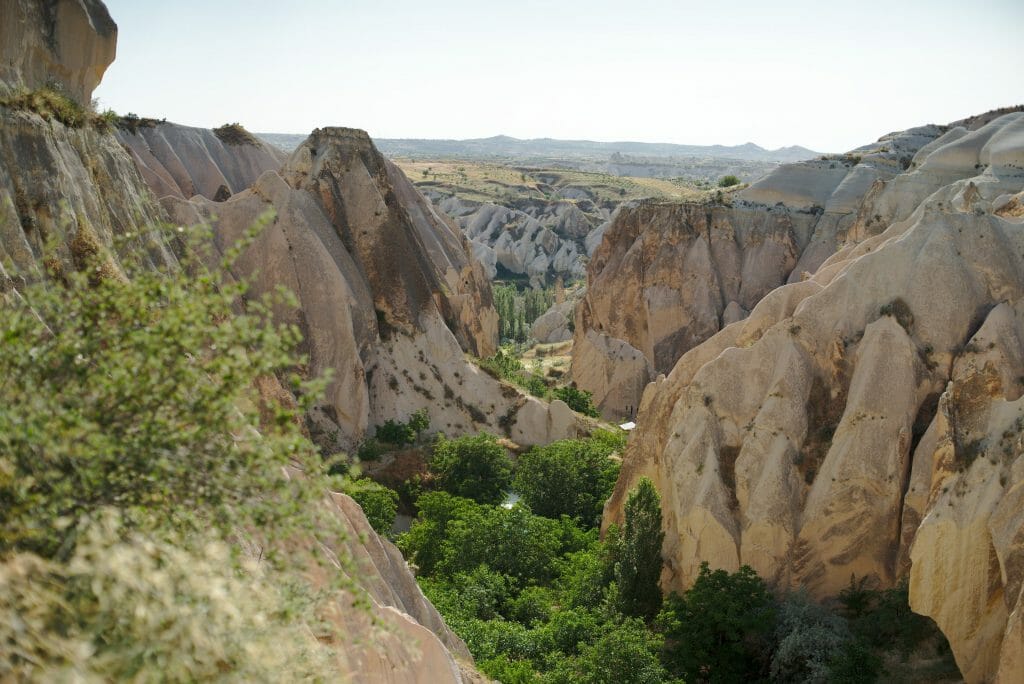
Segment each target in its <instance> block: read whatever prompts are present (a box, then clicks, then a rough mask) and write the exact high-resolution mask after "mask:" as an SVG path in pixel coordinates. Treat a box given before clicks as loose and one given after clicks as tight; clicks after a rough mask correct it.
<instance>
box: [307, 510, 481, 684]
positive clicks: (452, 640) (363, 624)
mask: <svg viewBox="0 0 1024 684" xmlns="http://www.w3.org/2000/svg"><path fill="white" fill-rule="evenodd" d="M326 503H327V505H328V506H329V507H330V510H331V512H332V513H333V515H334V516H335V517H336V518H337V519H338V520H339V521H340V522H341V524H342V528H343V529H344V530H345V531H346V534H347V536H346V537H345V538H343V539H336V540H331V541H329V542H328V543H327V544H326V545H325V549H326V550H328V551H329V552H330V553H331V554H332V557H333V558H335V559H336V558H345V559H348V560H347V561H346V563H347V564H340V563H339V564H335V568H334V569H335V570H336V571H340V572H344V573H346V574H347V575H349V577H350V578H351V579H352V580H353V581H354V582H355V585H356V586H357V587H358V589H359V590H361V591H362V592H365V595H364V597H363V598H364V599H365V600H366V601H367V603H368V604H369V605H368V607H367V608H366V609H363V608H361V607H359V606H355V605H353V606H339V607H338V610H337V611H334V612H333V613H332V614H331V615H330V617H331V618H333V619H334V620H336V621H337V623H338V624H340V625H341V626H342V627H343V629H344V633H346V634H351V635H353V636H355V637H357V638H352V639H346V640H345V641H344V642H343V643H340V644H338V646H339V648H338V651H339V656H340V657H339V660H340V661H341V663H342V664H343V666H344V667H345V669H344V671H343V672H339V673H338V674H339V675H340V676H342V677H348V678H350V679H351V681H354V682H366V683H367V684H376V683H377V682H394V684H403V683H404V682H417V683H422V684H432V683H433V682H454V683H459V684H462V683H468V682H483V681H486V679H485V678H484V677H482V676H480V674H479V673H478V672H477V671H476V670H475V668H474V667H473V658H472V656H471V655H470V653H469V649H467V648H466V644H465V643H464V642H463V641H462V639H460V638H459V637H458V636H456V635H455V633H453V632H452V631H451V630H449V629H448V626H447V625H445V623H444V619H443V618H442V617H441V615H440V613H438V612H437V609H436V608H434V606H433V604H431V603H430V601H428V600H427V597H426V596H424V595H423V592H422V591H421V590H420V587H419V585H418V584H417V583H416V579H415V577H413V575H412V573H411V572H410V571H409V566H408V565H407V564H406V562H405V559H404V558H403V557H402V554H401V552H400V551H399V550H398V548H397V547H395V545H394V544H392V543H391V542H390V541H388V540H387V539H384V538H382V537H381V536H379V535H378V534H377V533H376V532H375V531H374V530H373V528H372V527H370V524H369V523H368V522H367V520H366V516H365V515H364V514H363V511H362V509H360V508H359V505H358V504H357V503H356V502H355V501H353V500H352V499H351V498H350V497H348V496H346V495H344V494H339V493H333V494H331V496H330V498H329V500H328V501H327V502H326ZM320 571H321V572H322V571H323V569H321V570H320ZM375 623H376V624H375Z"/></svg>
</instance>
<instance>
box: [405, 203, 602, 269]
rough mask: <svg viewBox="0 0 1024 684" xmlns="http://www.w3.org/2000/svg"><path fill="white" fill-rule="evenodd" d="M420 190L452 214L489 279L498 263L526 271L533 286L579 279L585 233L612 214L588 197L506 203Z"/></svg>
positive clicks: (582, 265)
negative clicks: (503, 204) (559, 280)
mask: <svg viewBox="0 0 1024 684" xmlns="http://www.w3.org/2000/svg"><path fill="white" fill-rule="evenodd" d="M573 189H574V190H576V191H577V192H579V193H582V192H584V191H583V190H582V189H580V188H573ZM424 193H425V194H426V195H427V197H429V198H430V199H431V201H433V202H434V203H435V204H436V205H437V207H438V208H439V209H440V210H441V211H443V212H445V213H446V214H448V215H449V216H451V217H453V218H454V219H455V221H456V222H457V223H458V225H459V227H460V228H461V229H462V232H463V233H464V234H465V235H466V237H468V238H469V240H470V242H471V243H472V244H473V252H474V254H475V255H476V256H477V258H478V259H479V260H480V262H481V263H482V264H483V265H484V269H485V271H486V273H487V277H488V278H490V279H494V278H495V277H496V276H497V275H498V272H499V268H500V269H502V270H503V271H504V272H506V273H510V274H518V275H525V276H526V277H528V278H529V280H530V282H531V284H533V285H534V286H537V287H539V286H542V285H544V284H545V283H551V282H554V281H555V279H556V278H559V277H561V278H563V279H564V280H566V281H570V280H579V279H581V278H583V277H584V276H585V274H586V256H587V246H586V242H585V241H586V237H587V235H589V234H590V233H591V232H592V231H594V230H596V229H597V228H599V227H600V226H601V225H603V224H604V223H606V222H607V221H608V219H609V217H610V216H611V208H610V207H606V206H602V205H600V204H598V203H596V202H594V201H593V199H592V198H590V197H588V196H572V197H563V198H559V199H557V200H552V201H541V200H533V199H524V200H520V201H517V202H515V203H514V206H510V207H506V206H500V205H497V204H489V203H481V202H473V201H470V200H465V199H461V198H459V197H456V196H454V195H441V194H439V193H437V192H436V191H431V190H424Z"/></svg>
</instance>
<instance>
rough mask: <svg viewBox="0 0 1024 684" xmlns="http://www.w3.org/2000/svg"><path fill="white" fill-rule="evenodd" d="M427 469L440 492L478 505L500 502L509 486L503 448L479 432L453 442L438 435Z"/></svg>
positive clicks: (509, 469) (509, 474)
mask: <svg viewBox="0 0 1024 684" xmlns="http://www.w3.org/2000/svg"><path fill="white" fill-rule="evenodd" d="M429 466H430V470H431V472H432V473H434V475H436V477H437V482H438V485H439V486H440V487H441V489H443V490H445V491H446V492H450V493H452V494H454V495H455V496H462V497H465V498H468V499H473V500H474V501H478V502H480V503H500V502H501V501H503V500H504V499H505V496H506V492H507V491H508V488H509V485H510V484H511V483H512V462H511V461H510V460H509V457H508V453H507V452H506V451H505V447H503V446H501V445H500V444H498V438H497V437H495V436H494V435H489V434H487V433H483V432H481V433H480V434H478V435H472V436H465V437H457V438H455V439H445V437H444V436H443V435H439V436H438V440H437V442H436V444H435V445H434V453H433V455H432V456H431V458H430V463H429Z"/></svg>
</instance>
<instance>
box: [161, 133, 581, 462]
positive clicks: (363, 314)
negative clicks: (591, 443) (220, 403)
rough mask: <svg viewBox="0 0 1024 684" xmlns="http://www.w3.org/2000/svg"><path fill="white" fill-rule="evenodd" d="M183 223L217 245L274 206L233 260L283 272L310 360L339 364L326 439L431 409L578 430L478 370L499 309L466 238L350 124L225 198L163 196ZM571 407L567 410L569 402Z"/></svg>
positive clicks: (524, 431) (343, 439)
mask: <svg viewBox="0 0 1024 684" xmlns="http://www.w3.org/2000/svg"><path fill="white" fill-rule="evenodd" d="M163 202H164V205H165V207H166V208H167V210H168V212H169V213H170V215H171V216H172V217H173V218H174V220H175V221H176V222H178V223H181V224H192V223H196V222H199V221H213V222H214V226H215V239H216V243H217V247H218V248H220V249H225V248H227V247H228V246H230V245H232V244H233V243H234V242H235V241H237V239H238V238H239V237H241V236H242V234H243V233H244V232H245V230H246V229H247V228H248V227H249V226H250V225H252V224H253V223H254V222H255V221H256V220H257V219H258V217H260V216H261V215H264V214H266V213H267V212H268V211H273V212H274V213H275V214H276V218H275V219H274V220H273V222H272V223H271V225H269V226H268V227H267V229H266V230H265V231H264V232H263V233H262V234H261V235H260V237H259V238H258V240H257V242H256V243H255V244H254V245H252V246H251V247H250V248H249V249H248V250H247V251H246V252H245V253H244V254H243V255H242V257H241V259H240V260H239V262H238V270H239V272H240V273H243V274H252V273H256V274H257V275H256V278H255V280H254V282H253V295H254V296H258V295H260V294H261V293H263V292H266V291H268V290H270V289H272V288H274V287H276V286H277V285H284V286H286V287H288V288H289V289H290V290H292V291H293V292H294V293H296V295H297V296H298V298H299V302H300V306H299V309H298V310H295V311H291V312H287V311H281V312H280V315H281V316H282V317H290V320H291V322H293V323H295V324H296V325H298V326H299V327H300V329H301V330H302V331H303V335H304V337H305V339H306V344H307V346H308V349H307V350H306V351H308V353H309V356H310V371H311V372H312V373H314V374H321V373H323V372H326V371H331V372H332V373H333V380H332V382H331V384H330V386H329V387H328V390H327V401H326V402H325V403H324V404H323V405H322V406H321V407H320V408H319V409H318V410H316V411H314V414H313V416H312V419H313V422H314V424H316V425H317V430H316V432H317V435H318V439H319V440H320V441H321V442H322V443H325V444H326V445H329V446H331V448H335V449H337V448H343V449H350V448H352V447H353V446H354V444H355V443H357V442H358V441H359V440H360V439H362V438H363V437H364V436H366V435H368V434H372V430H371V428H372V426H373V425H376V424H379V423H380V422H383V421H385V420H389V419H397V420H407V419H408V418H409V416H410V415H411V414H412V413H413V412H414V411H417V410H419V409H426V410H427V411H428V413H429V415H430V421H431V426H432V428H433V429H435V430H441V431H444V432H446V433H448V434H452V433H455V434H459V433H463V432H475V431H478V430H481V429H486V430H489V431H492V432H497V433H503V434H506V435H508V436H509V437H511V438H512V439H514V440H515V441H517V442H519V443H522V444H539V443H546V442H548V441H551V440H554V439H562V438H565V437H570V436H575V435H576V434H577V432H578V430H580V429H581V428H582V425H581V423H579V419H578V418H577V417H575V415H574V414H572V412H571V411H568V409H567V408H566V407H564V405H560V404H561V402H553V403H552V404H550V405H549V404H546V403H544V402H541V401H538V400H536V399H533V398H528V397H525V396H523V395H522V394H521V393H520V392H519V391H517V390H515V389H514V388H512V387H511V386H508V385H504V384H502V383H500V382H498V381H496V380H495V379H494V378H492V377H491V376H489V375H487V374H485V373H482V372H481V371H480V370H479V369H478V368H477V367H476V366H475V365H474V364H472V363H471V362H469V361H468V360H467V358H466V355H465V352H466V351H468V352H470V353H472V354H475V355H479V356H487V355H490V354H493V352H494V349H495V344H496V341H497V340H496V338H497V314H496V312H495V310H494V308H493V305H492V303H491V296H490V286H489V283H488V282H487V280H486V277H485V275H484V273H483V270H482V269H481V268H480V265H479V264H478V263H477V262H476V261H475V260H474V259H473V258H472V256H471V254H470V251H469V246H468V243H467V242H466V241H465V239H464V238H463V237H462V236H461V235H460V234H459V233H458V231H457V229H456V228H455V227H454V226H453V225H452V224H451V223H450V222H449V221H447V220H446V219H445V217H444V216H443V215H442V214H439V213H437V212H435V211H434V210H433V208H432V207H431V205H430V204H429V203H428V202H427V201H426V200H424V199H423V197H422V196H421V195H420V194H419V193H418V192H417V191H416V190H415V188H413V187H412V185H411V184H410V183H409V181H408V180H407V179H406V178H405V176H404V175H403V174H402V173H401V171H399V170H398V169H397V167H395V166H393V165H392V164H390V162H387V161H386V160H385V159H384V158H383V157H381V156H380V154H379V153H378V152H377V150H376V148H375V147H374V146H373V143H372V142H371V141H370V139H369V137H368V136H367V135H366V134H365V133H364V132H362V131H356V130H352V129H320V130H317V131H314V133H313V134H312V135H311V136H310V137H309V139H308V140H307V141H306V142H305V143H303V145H301V146H300V147H299V148H298V149H297V150H296V151H295V153H294V154H293V155H292V157H291V158H290V159H289V161H288V162H287V164H286V165H285V166H284V167H283V168H282V170H281V173H280V174H278V173H276V172H273V171H268V172H266V173H264V174H263V175H262V176H260V178H259V179H258V180H257V181H256V183H255V184H254V185H253V187H252V188H251V189H250V190H246V191H243V192H240V193H237V194H235V195H233V196H232V197H231V198H230V199H228V200H226V201H224V202H213V201H212V200H209V199H206V198H205V197H202V196H196V197H193V198H192V199H191V200H190V201H184V200H182V199H180V198H177V197H173V196H168V197H165V198H164V200H163ZM563 408H564V409H565V410H562V409H563Z"/></svg>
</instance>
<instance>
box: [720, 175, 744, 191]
mask: <svg viewBox="0 0 1024 684" xmlns="http://www.w3.org/2000/svg"><path fill="white" fill-rule="evenodd" d="M740 183H742V181H741V180H740V179H739V178H737V177H736V176H734V175H732V174H729V175H728V176H722V179H721V180H720V181H718V187H720V188H731V187H732V186H734V185H739V184H740Z"/></svg>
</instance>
